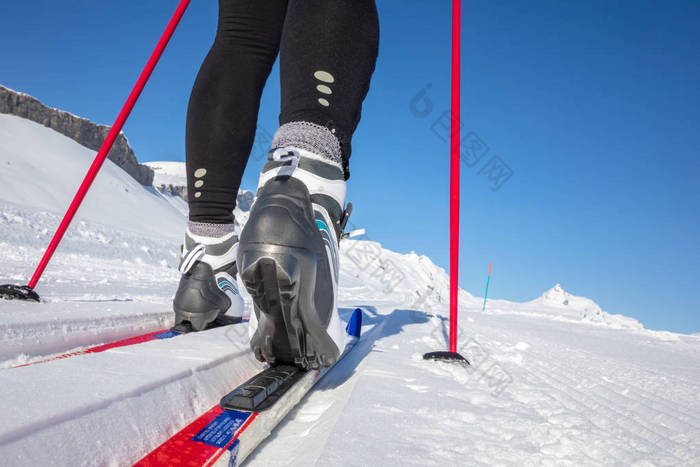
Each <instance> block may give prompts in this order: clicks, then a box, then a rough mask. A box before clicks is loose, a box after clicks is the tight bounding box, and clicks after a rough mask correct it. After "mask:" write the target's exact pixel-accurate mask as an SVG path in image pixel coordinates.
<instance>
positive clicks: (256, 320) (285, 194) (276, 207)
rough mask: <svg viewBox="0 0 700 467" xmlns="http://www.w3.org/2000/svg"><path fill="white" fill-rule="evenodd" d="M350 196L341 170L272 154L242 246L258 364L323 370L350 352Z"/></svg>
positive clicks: (291, 153)
mask: <svg viewBox="0 0 700 467" xmlns="http://www.w3.org/2000/svg"><path fill="white" fill-rule="evenodd" d="M345 194H346V187H345V180H344V173H343V169H342V167H341V166H340V165H337V164H334V163H332V162H330V161H329V160H327V159H324V158H321V157H319V156H317V155H315V154H313V153H311V152H308V151H305V150H302V149H297V148H293V147H285V148H278V149H275V150H273V151H271V152H270V153H269V155H268V162H267V164H266V165H265V166H264V168H263V171H262V173H261V175H260V181H259V184H258V193H257V199H256V201H255V203H254V204H253V207H252V209H251V212H250V217H249V219H248V222H247V223H246V225H245V227H244V228H243V231H242V233H241V238H240V242H239V246H238V264H239V268H240V271H241V279H242V281H243V284H244V285H245V287H246V289H247V290H248V292H249V293H250V295H251V296H252V298H253V302H254V313H251V319H250V331H251V340H250V345H251V348H252V349H253V352H254V353H255V355H256V357H257V358H258V359H259V360H261V361H265V362H268V363H270V364H273V365H274V364H294V365H297V366H299V367H302V368H305V369H309V368H319V367H321V366H330V365H332V364H333V363H335V361H336V360H337V359H338V356H339V355H340V353H341V351H342V349H343V348H344V345H345V342H344V340H345V331H344V329H343V325H342V322H341V320H340V318H339V316H338V310H337V307H336V297H337V293H338V240H339V238H340V235H341V232H342V229H343V225H342V224H343V223H344V218H345V217H346V215H345V211H344V204H345Z"/></svg>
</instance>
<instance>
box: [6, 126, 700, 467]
mask: <svg viewBox="0 0 700 467" xmlns="http://www.w3.org/2000/svg"><path fill="white" fill-rule="evenodd" d="M93 156H94V152H92V151H89V150H86V149H85V148H83V147H82V146H80V145H78V144H76V143H74V142H72V141H71V140H69V139H68V138H65V137H63V136H61V135H59V134H58V133H55V132H53V131H52V130H49V129H47V128H45V127H42V126H40V125H37V124H34V123H32V122H29V121H26V120H23V119H20V118H18V117H12V116H7V115H0V167H2V170H0V187H2V188H0V283H5V282H10V283H26V281H27V280H28V278H29V276H30V275H31V273H32V269H33V267H34V266H35V265H36V263H37V262H38V260H39V258H40V256H41V254H42V252H43V249H44V248H45V246H46V245H47V244H48V242H49V240H50V238H51V235H52V233H53V231H54V229H55V227H56V226H57V224H58V222H59V221H60V218H61V215H62V214H63V210H64V209H65V207H66V206H67V204H68V202H69V200H70V198H71V197H72V195H73V194H74V192H75V189H76V186H77V184H78V183H79V181H80V179H81V178H82V176H83V175H84V173H85V171H86V170H87V167H88V166H89V165H90V163H91V159H92V157H93ZM154 164H156V163H154ZM157 164H162V163H157ZM182 167H183V164H182V163H174V164H173V165H172V166H168V167H165V166H163V173H162V174H161V175H162V176H168V177H175V176H178V174H180V176H184V170H182ZM158 176H160V175H157V177H158ZM158 180H160V179H158V178H157V179H156V182H154V183H156V184H158V183H159V181H158ZM181 182H182V180H180V182H178V183H181ZM178 199H179V198H178ZM171 201H172V200H168V199H166V198H165V197H164V196H163V195H161V194H160V193H158V192H157V191H156V190H154V189H149V188H144V187H142V186H140V185H139V184H138V183H136V182H135V181H133V180H131V179H130V178H129V177H128V175H126V174H125V173H124V172H123V171H121V169H119V168H118V167H116V166H115V165H114V164H112V163H111V162H110V161H107V162H106V163H105V166H104V167H103V169H102V172H101V173H100V175H99V176H98V178H97V180H96V182H95V184H94V186H93V188H92V191H91V192H90V194H89V195H88V197H87V199H86V204H85V206H84V207H83V208H81V210H80V212H79V214H78V218H77V219H76V221H74V223H73V225H72V226H71V228H70V229H69V231H68V233H67V234H66V237H65V239H64V241H63V243H62V244H61V247H60V248H59V250H58V252H57V253H56V255H55V257H54V259H53V260H52V262H51V264H50V265H49V267H48V268H47V270H46V272H45V275H44V277H43V278H42V280H41V282H40V283H39V286H38V288H37V291H38V292H39V293H40V294H41V296H42V298H43V300H44V302H43V303H42V304H33V303H20V302H16V301H11V302H10V301H0V316H2V318H3V319H2V320H0V342H2V345H0V413H2V423H1V424H0V458H2V459H3V462H2V463H3V465H59V466H63V465H66V466H68V465H126V464H130V463H133V462H135V461H137V460H138V459H140V458H141V457H143V456H144V455H145V454H147V453H148V452H150V451H151V450H152V449H153V448H155V447H156V446H158V445H159V444H160V443H162V442H163V441H165V440H166V439H167V438H168V437H169V436H171V435H172V434H174V433H175V432H177V431H178V430H180V429H182V428H183V427H184V426H186V425H187V424H188V423H189V422H191V421H192V420H193V419H195V418H196V417H197V416H198V415H199V414H201V413H202V412H204V411H205V410H207V409H209V408H210V407H211V406H213V405H214V404H216V403H217V401H218V400H219V398H220V397H221V396H222V395H223V394H225V393H226V392H228V391H229V390H230V389H231V388H232V387H233V386H235V385H236V384H238V383H240V382H242V381H243V380H245V379H246V378H248V377H250V376H251V375H252V374H254V373H255V372H256V371H257V370H258V369H260V368H261V367H260V364H259V363H258V362H256V361H255V359H254V358H253V357H252V355H251V353H250V351H249V349H248V346H247V341H246V339H247V330H246V329H245V325H237V326H231V327H227V328H220V329H216V330H212V331H207V332H206V333H200V334H190V335H186V336H180V337H176V338H173V339H169V340H158V341H152V342H147V343H143V344H138V345H133V346H129V347H121V348H116V349H111V350H108V351H105V352H102V353H98V354H87V355H80V356H75V357H71V358H67V359H62V360H55V361H51V362H47V363H40V364H36V365H32V366H27V367H21V368H12V367H13V366H16V365H18V364H22V363H25V362H31V361H36V360H40V359H44V358H47V357H50V356H52V355H57V354H61V353H64V352H70V351H74V350H79V349H83V348H86V347H89V346H93V345H98V344H102V343H106V342H112V341H114V340H118V339H121V338H125V337H130V336H134V335H139V334H144V333H148V332H153V331H157V330H160V329H165V328H167V327H169V326H170V325H171V324H172V316H171V314H172V312H171V309H170V304H171V300H172V296H173V294H174V291H175V289H176V287H177V282H178V273H177V270H176V267H177V263H178V249H179V244H180V241H181V236H182V230H183V228H184V222H185V217H184V216H183V213H182V211H181V210H180V209H178V208H177V206H176V205H174V204H173V203H172V202H171ZM180 201H182V200H180ZM237 217H238V216H237ZM238 220H239V222H241V223H242V222H244V220H245V217H243V219H240V218H239V219H238ZM340 249H341V265H342V267H341V279H340V284H341V289H340V297H339V301H340V306H341V315H342V316H346V315H347V314H348V313H349V312H350V311H351V310H352V309H354V308H355V307H361V308H362V309H363V312H364V325H363V338H362V340H361V341H360V343H359V344H358V346H357V348H356V349H355V350H354V351H353V352H352V353H351V354H349V355H348V356H347V357H346V359H344V360H343V361H342V362H341V363H340V364H339V365H338V366H337V367H335V368H334V369H333V370H332V371H330V372H329V373H328V375H327V376H326V377H325V378H324V379H323V380H322V381H321V382H320V383H319V386H318V387H317V389H316V390H315V391H313V392H312V393H311V394H309V395H308V396H307V397H306V398H305V399H304V400H303V401H302V403H301V404H300V405H299V406H298V407H297V408H296V409H295V410H293V411H292V413H291V414H290V415H289V416H288V417H287V419H286V420H285V422H283V423H282V424H281V425H280V426H279V427H278V428H277V429H275V430H274V431H273V432H272V433H271V435H270V437H269V438H268V440H267V441H266V442H265V443H264V444H263V445H262V446H261V447H260V448H259V449H257V450H256V451H255V452H254V453H253V455H252V456H251V457H250V458H249V461H248V465H250V466H263V465H396V466H398V465H402V466H403V465H492V464H501V465H503V464H507V465H555V464H556V465H601V464H624V465H640V466H641V465H698V464H699V463H700V399H698V391H699V389H700V338H698V336H697V335H692V336H691V335H682V334H675V333H671V332H666V331H651V330H646V329H644V328H643V326H642V325H641V324H640V323H638V322H637V321H636V320H634V319H632V318H628V317H624V316H620V315H614V314H610V313H607V312H606V311H604V310H602V309H601V308H600V306H598V305H597V304H596V303H595V302H594V301H593V300H590V299H588V298H585V297H578V296H575V295H572V294H570V293H568V292H566V291H565V290H564V288H563V287H562V286H561V285H559V284H557V285H556V286H554V287H553V288H552V289H550V290H548V291H546V292H545V293H544V294H542V296H540V297H539V298H537V299H535V300H532V301H529V302H526V303H515V302H510V301H507V300H491V299H489V300H488V302H487V308H486V312H482V311H481V305H482V302H483V298H480V297H475V296H472V295H471V294H469V293H468V292H466V291H460V321H459V340H458V347H459V351H460V352H461V353H462V354H463V355H464V356H465V357H467V358H468V359H469V360H470V361H471V363H472V365H471V366H470V367H463V366H459V365H455V364H447V363H441V362H434V361H425V360H423V358H422V355H423V354H424V353H425V352H428V351H432V350H440V349H443V348H444V347H445V342H446V336H447V332H448V331H447V329H448V324H449V323H448V321H447V316H448V314H449V313H448V308H447V304H448V291H449V281H448V276H447V274H446V273H445V271H444V270H443V269H442V268H440V267H438V266H436V265H435V264H433V263H432V261H430V259H429V258H427V257H425V256H420V255H418V254H415V253H410V254H407V255H402V254H399V253H396V252H392V251H390V250H387V249H385V248H383V247H382V246H381V244H379V243H376V242H372V241H369V240H368V239H354V240H343V242H342V243H341V248H340ZM494 280H497V278H494ZM244 295H245V294H244ZM245 298H246V301H247V304H248V310H249V309H250V308H249V307H250V300H249V298H248V297H247V296H246V297H245Z"/></svg>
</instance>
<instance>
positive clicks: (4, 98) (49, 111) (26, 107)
mask: <svg viewBox="0 0 700 467" xmlns="http://www.w3.org/2000/svg"><path fill="white" fill-rule="evenodd" d="M0 113H5V114H10V115H16V116H18V117H22V118H26V119H28V120H31V121H33V122H36V123H39V124H41V125H44V126H45V127H48V128H51V129H52V130H54V131H57V132H58V133H61V134H62V135H64V136H67V137H69V138H71V139H72V140H74V141H76V142H77V143H79V144H81V145H83V146H85V147H86V148H88V149H92V150H93V151H97V150H99V149H100V146H101V145H102V142H103V141H104V140H105V138H106V137H107V133H109V129H110V127H108V126H105V125H98V124H96V123H93V122H91V121H90V120H87V119H84V118H80V117H76V116H75V115H73V114H70V113H68V112H64V111H62V110H58V109H54V108H51V107H48V106H46V105H44V104H42V103H41V102H40V101H39V100H37V99H35V98H34V97H32V96H29V95H27V94H23V93H19V92H16V91H13V90H11V89H8V88H6V87H3V86H0ZM107 157H108V158H109V159H110V160H111V161H112V162H114V163H115V164H117V165H118V166H119V167H121V168H122V169H123V170H124V171H125V172H126V173H128V174H129V175H131V176H132V177H134V179H136V181H138V182H139V183H141V184H142V185H151V184H152V183H153V170H152V169H151V168H150V167H146V166H145V165H141V164H139V162H138V160H137V159H136V156H135V155H134V151H133V150H132V149H131V147H130V146H129V142H128V141H127V139H126V137H125V136H124V134H123V133H120V134H119V136H118V137H117V139H116V141H115V142H114V145H113V146H112V149H111V150H110V151H109V154H108V155H107Z"/></svg>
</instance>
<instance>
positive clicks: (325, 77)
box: [314, 70, 335, 83]
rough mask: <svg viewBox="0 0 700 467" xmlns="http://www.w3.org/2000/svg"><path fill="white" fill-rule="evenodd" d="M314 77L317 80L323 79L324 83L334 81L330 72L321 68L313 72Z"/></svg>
mask: <svg viewBox="0 0 700 467" xmlns="http://www.w3.org/2000/svg"><path fill="white" fill-rule="evenodd" d="M314 78H316V79H317V80H319V81H323V82H324V83H333V82H334V81H335V78H333V75H332V74H330V73H328V72H327V71H323V70H318V71H317V72H316V73H314Z"/></svg>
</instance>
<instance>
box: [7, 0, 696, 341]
mask: <svg viewBox="0 0 700 467" xmlns="http://www.w3.org/2000/svg"><path fill="white" fill-rule="evenodd" d="M176 3H177V2H176V1H174V0H168V1H165V0H150V1H148V2H92V1H87V0H82V1H71V2H55V1H47V0H39V1H34V2H12V3H10V2H5V4H4V5H3V13H2V15H0V41H1V43H2V44H3V45H4V47H3V51H4V54H3V55H4V56H3V65H2V68H0V84H3V85H5V86H9V87H11V88H13V89H16V90H20V91H24V92H27V93H29V94H32V95H34V96H36V97H37V98H39V99H40V100H42V101H43V102H45V103H46V104H48V105H51V106H54V107H59V108H62V109H65V110H68V111H70V112H73V113H75V114H78V115H81V116H84V117H86V118H90V119H91V120H94V121H96V122H99V123H105V124H111V123H112V122H113V121H114V118H115V116H116V114H117V113H118V111H119V109H120V107H121V104H122V102H123V100H124V99H125V97H126V96H127V95H128V93H129V90H130V89H131V86H132V85H133V83H134V81H135V79H136V77H137V76H138V73H139V72H140V70H141V68H142V67H143V65H144V64H145V62H146V59H147V58H148V55H149V54H150V52H151V50H152V48H153V46H154V45H155V42H156V41H157V39H158V37H159V36H160V34H161V32H162V30H163V28H164V26H165V24H166V23H167V21H168V19H169V17H170V15H171V14H172V12H173V11H174V9H175V6H176ZM462 8H463V18H462V21H463V42H462V43H463V46H462V47H463V53H462V65H463V75H462V105H461V112H462V115H463V125H464V126H463V135H464V136H466V135H468V134H471V135H470V136H469V138H468V139H467V140H466V141H465V144H464V146H463V147H464V148H469V147H470V144H471V142H473V141H475V140H477V138H478V141H480V142H481V143H482V144H483V145H485V146H487V147H488V152H486V153H485V155H483V157H482V158H481V159H479V160H478V162H477V161H476V160H475V159H476V158H477V157H478V155H479V154H480V153H479V154H477V153H475V152H473V151H471V150H469V151H467V150H465V152H464V153H463V157H464V158H465V159H466V161H465V163H464V164H462V184H461V185H462V193H461V206H462V217H461V223H460V228H461V234H460V241H461V252H460V261H461V267H460V283H461V285H462V286H463V287H464V288H466V289H467V290H469V291H470V292H472V293H473V294H475V295H480V294H483V290H484V287H485V282H486V274H487V272H488V265H489V262H490V261H493V262H494V269H493V277H492V280H491V285H490V288H489V295H490V296H492V297H494V298H506V299H511V300H517V301H524V300H529V299H532V298H535V297H536V296H538V295H539V294H540V293H541V292H542V291H544V290H545V289H547V288H549V287H551V286H553V285H554V284H555V283H556V282H561V283H562V285H563V286H564V288H565V289H567V290H568V291H570V292H572V293H575V294H577V295H584V296H588V297H591V298H593V299H594V300H596V301H597V302H598V303H599V304H600V305H601V306H602V307H603V308H604V309H605V310H606V311H609V312H612V313H621V314H625V315H629V316H633V317H635V318H637V319H639V320H640V321H642V322H643V323H644V324H645V325H646V326H647V327H650V328H655V329H670V330H674V331H681V332H698V331H700V313H698V312H699V311H700V299H699V298H698V294H697V293H695V292H693V290H696V289H695V287H696V286H697V282H698V280H699V279H700V274H699V272H700V247H699V242H698V239H699V238H700V212H699V208H698V207H699V205H700V183H698V181H697V180H698V173H699V169H700V163H699V162H698V154H699V153H700V105H699V104H700V86H698V83H700V47H699V46H698V44H700V28H698V27H697V25H698V24H700V3H698V2H692V1H688V2H683V1H674V2H661V1H656V2H648V1H631V0H630V1H623V2H620V1H591V2H559V1H535V2H517V1H508V2H503V1H469V2H463V7H462ZM378 9H379V15H380V24H381V41H380V42H381V44H380V58H379V62H378V64H377V70H376V73H375V77H374V81H373V84H372V89H371V91H370V94H369V96H368V98H367V100H366V102H365V106H364V114H363V119H362V122H361V123H360V126H359V129H358V131H357V133H356V135H355V139H354V143H353V158H352V165H351V168H352V178H351V183H350V188H349V189H350V200H351V201H352V202H353V204H354V205H355V212H354V214H353V217H352V221H353V223H354V224H355V225H357V226H362V227H365V228H366V229H367V231H368V235H369V237H370V238H371V239H373V240H376V241H379V242H381V243H382V244H384V245H385V246H386V247H388V248H391V249H394V250H397V251H401V252H408V251H411V250H415V251H416V252H418V253H421V254H426V255H428V256H429V257H431V258H432V259H433V260H434V261H435V262H436V263H437V264H439V265H441V266H443V267H445V268H447V266H448V188H449V183H448V181H449V180H448V177H449V153H448V149H449V148H448V145H447V143H446V142H445V141H443V140H442V139H441V135H443V134H444V133H443V131H442V130H441V126H440V123H441V122H440V117H441V115H442V114H443V112H444V111H447V110H448V108H449V76H450V75H449V43H450V9H449V2H448V1H446V0H441V1H430V2H429V1H418V0H406V1H399V0H379V1H378ZM215 21H216V2H215V1H213V0H208V1H204V0H194V1H193V2H192V4H191V5H190V9H189V11H188V13H187V14H186V16H185V18H184V20H183V22H182V23H181V25H180V28H179V29H178V31H177V32H176V34H175V36H174V38H173V41H172V42H171V44H170V46H169V48H168V49H167V50H166V53H165V54H164V56H163V59H162V61H161V63H160V65H159V67H158V68H157V69H156V72H155V73H154V75H153V77H152V79H151V81H150V82H149V84H148V86H147V87H146V89H145V91H144V94H143V96H142V98H141V100H140V102H139V103H138V104H137V105H136V107H135V109H134V112H133V114H132V116H131V118H130V120H129V121H128V122H127V124H126V126H125V133H126V135H127V137H128V138H129V140H130V142H131V144H132V146H133V147H134V149H135V151H136V154H137V156H138V157H139V159H140V160H142V161H147V160H184V149H183V148H184V124H185V110H186V106H187V100H188V97H189V91H190V88H191V86H192V82H193V80H194V77H195V75H196V73H197V70H198V67H199V64H200V63H201V60H202V58H203V57H204V55H205V54H206V52H207V50H208V47H209V45H210V43H211V40H212V38H213V34H214V26H215ZM276 72H277V69H275V70H274V71H273V75H272V77H271V79H270V81H269V82H268V86H267V88H266V90H265V93H264V95H263V102H262V108H261V112H260V117H259V125H260V126H261V127H263V128H265V129H266V130H267V131H269V132H270V133H272V132H274V130H275V129H276V124H277V113H278V108H279V107H278V106H279V104H278V101H279V81H278V78H277V76H276ZM426 86H429V87H427V88H426ZM426 89H427V93H426V94H421V95H420V96H419V97H418V98H416V100H415V101H414V97H416V96H417V95H418V94H419V92H421V91H422V90H426ZM423 98H427V99H429V100H430V102H431V103H432V110H431V111H430V112H427V111H426V112H424V113H427V115H423V114H421V113H420V111H423V110H425V109H426V107H425V105H426V101H425V100H424V99H423ZM412 102H414V106H413V107H414V111H412V110H411V109H412ZM416 109H418V110H416ZM482 152H483V151H482ZM494 157H498V159H494ZM494 161H500V162H502V163H505V164H506V165H507V166H508V167H509V168H510V170H512V172H513V174H512V176H511V177H510V178H509V179H507V180H506V181H505V183H503V185H502V186H501V187H500V188H499V189H498V190H496V191H494V190H493V189H492V188H493V184H494V183H495V182H497V181H498V180H495V181H492V180H489V179H488V177H487V175H488V173H489V170H488V168H489V167H493V164H494V163H495V162H494ZM474 162H475V163H474ZM467 163H469V165H471V164H472V163H474V165H473V167H470V166H469V165H468V164H467ZM261 165H262V160H261V159H260V158H255V157H254V158H253V159H252V160H251V163H250V164H249V166H248V169H247V171H246V175H245V176H244V179H243V187H244V188H254V186H255V183H256V180H257V174H258V171H259V169H260V167H261ZM485 167H486V168H485ZM491 173H492V174H495V172H491ZM501 181H502V179H501Z"/></svg>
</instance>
